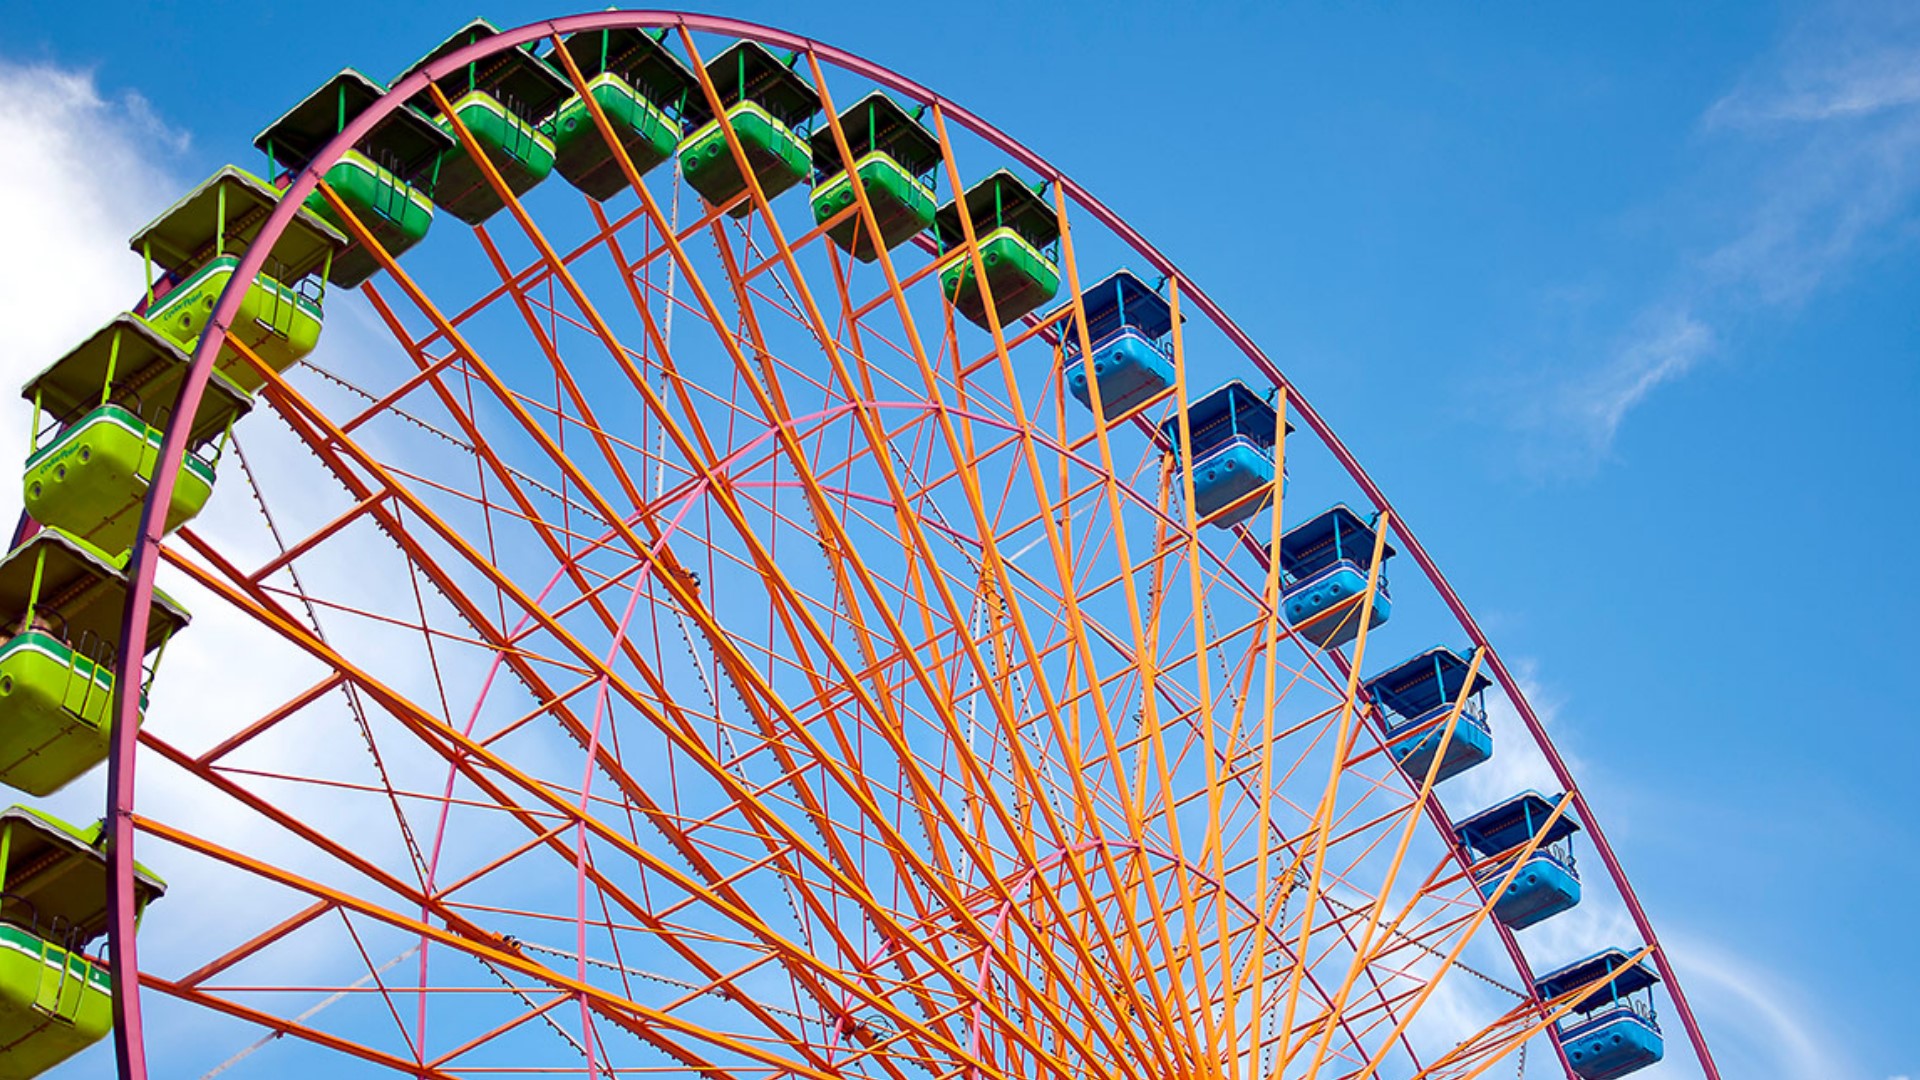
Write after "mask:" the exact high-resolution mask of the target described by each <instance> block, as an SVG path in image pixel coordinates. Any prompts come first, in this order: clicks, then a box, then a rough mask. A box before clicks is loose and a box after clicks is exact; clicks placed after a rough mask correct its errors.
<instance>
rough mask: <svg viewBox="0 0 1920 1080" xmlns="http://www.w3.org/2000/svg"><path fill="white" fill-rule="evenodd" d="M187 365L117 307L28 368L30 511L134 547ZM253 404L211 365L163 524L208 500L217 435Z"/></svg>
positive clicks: (120, 547) (102, 540) (116, 546)
mask: <svg viewBox="0 0 1920 1080" xmlns="http://www.w3.org/2000/svg"><path fill="white" fill-rule="evenodd" d="M187 366H188V358H187V355H186V354H185V353H183V352H181V351H180V349H179V347H178V346H176V345H175V344H174V343H173V342H172V341H170V340H168V339H167V338H166V337H165V336H164V335H162V334H160V333H159V332H158V331H156V330H154V328H153V327H151V326H149V325H148V324H147V322H146V320H144V319H142V318H140V317H139V316H138V315H131V314H123V315H119V316H116V317H115V318H114V320H113V321H112V322H110V323H108V324H107V325H106V326H103V327H101V328H100V329H99V330H97V331H95V332H94V333H93V334H92V336H90V337H88V338H87V340H86V341H84V342H82V343H81V344H80V346H79V347H78V348H75V349H74V350H73V351H72V352H69V353H68V354H67V355H65V356H63V357H61V358H60V359H59V360H57V361H55V362H54V364H53V366H51V367H49V368H47V369H46V370H45V371H43V372H41V373H40V374H38V375H36V376H34V377H33V378H32V379H31V380H30V381H29V382H28V383H27V385H26V386H25V388H23V389H22V390H21V396H22V397H25V398H26V399H27V400H28V401H30V402H32V403H33V405H34V435H33V445H34V447H35V449H34V450H33V452H32V453H31V455H30V456H29V457H28V458H27V467H26V476H25V479H24V487H25V499H26V509H27V513H29V514H31V515H32V516H33V519H34V520H35V521H38V522H40V523H41V524H42V525H51V526H53V527H55V528H58V529H62V530H65V531H66V532H68V533H71V534H73V535H74V536H77V537H79V538H81V539H83V540H85V541H87V542H88V543H90V544H92V545H94V546H95V547H97V548H99V549H100V550H102V551H105V552H107V553H109V554H113V555H118V554H121V553H124V552H125V551H126V550H127V549H128V548H129V547H131V546H132V545H133V539H134V533H135V532H136V530H137V528H138V526H139V522H140V506H141V503H142V502H143V501H144V500H145V498H146V494H147V484H148V483H149V482H150V481H151V480H152V479H153V467H154V464H155V463H156V462H157V461H158V460H159V456H160V437H161V434H162V432H163V430H164V428H165V426H166V421H167V415H168V413H169V411H170V410H171V409H172V408H173V402H174V398H175V397H176V396H177V395H178V394H179V392H180V384H181V382H182V381H183V380H184V379H185V378H186V374H187ZM251 404H252V401H251V399H250V398H249V397H248V396H247V395H246V393H245V392H244V391H242V390H241V389H240V388H239V387H237V386H235V385H233V384H232V383H231V382H229V381H228V380H227V379H226V377H225V376H223V375H221V374H220V373H219V372H217V371H216V372H214V374H213V377H212V379H211V380H210V381H209V382H208V384H207V392H206V395H205V397H204V398H202V400H201V403H200V409H199V411H198V412H197V413H195V414H194V423H193V427H192V429H191V430H190V431H189V432H188V438H187V451H188V453H187V457H186V459H185V463H184V467H183V468H182V469H181V470H180V475H179V478H178V479H177V480H176V482H175V484H174V489H173V498H172V501H171V502H170V503H169V504H168V508H167V518H166V526H165V527H166V530H167V531H168V532H171V531H173V530H174V529H177V528H179V527H180V525H181V524H183V523H184V522H186V521H188V520H191V519H192V518H193V516H194V515H196V514H198V513H199V512H200V509H201V507H203V506H205V505H206V501H207V497H208V496H209V495H210V494H212V492H213V477H214V469H215V467H216V466H217V465H218V464H219V460H220V447H221V444H223V443H224V442H225V439H226V434H227V432H228V430H229V429H230V428H231V427H232V426H233V422H234V421H235V420H237V419H239V418H240V417H241V416H244V415H246V412H247V409H248V408H249V407H250V406H251ZM43 418H45V419H46V420H47V421H48V423H47V424H46V426H45V427H44V428H43V427H42V426H41V421H42V419H43Z"/></svg>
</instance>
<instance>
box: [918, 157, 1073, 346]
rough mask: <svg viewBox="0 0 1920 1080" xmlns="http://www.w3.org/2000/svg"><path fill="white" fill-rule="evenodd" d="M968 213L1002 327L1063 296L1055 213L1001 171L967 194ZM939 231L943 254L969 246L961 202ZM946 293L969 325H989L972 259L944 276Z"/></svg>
mask: <svg viewBox="0 0 1920 1080" xmlns="http://www.w3.org/2000/svg"><path fill="white" fill-rule="evenodd" d="M966 210H967V220H968V221H969V222H970V223H971V224H972V226H973V235H974V240H975V242H976V244H977V245H978V246H979V249H980V262H981V263H982V265H984V266H985V268H986V276H987V291H988V292H990V293H992V295H993V308H994V314H995V315H996V316H997V317H998V321H999V323H1000V325H1001V326H1005V325H1006V324H1008V323H1010V322H1012V321H1013V320H1015V319H1018V318H1020V317H1021V316H1022V315H1026V314H1028V313H1029V312H1032V311H1034V310H1036V309H1038V308H1039V307H1040V305H1042V304H1044V303H1046V302H1047V301H1049V300H1051V299H1053V296H1054V294H1055V293H1057V292H1059V291H1060V267H1059V265H1058V264H1057V263H1056V262H1055V261H1054V257H1053V255H1052V249H1053V246H1054V245H1055V244H1056V243H1058V242H1059V240H1060V219H1059V218H1058V217H1057V216H1056V215H1055V214H1054V211H1053V207H1051V206H1049V205H1047V202H1046V200H1044V199H1042V198H1041V197H1040V196H1039V195H1038V194H1037V193H1035V191H1034V190H1033V189H1032V188H1030V187H1028V186H1027V185H1025V184H1023V183H1021V182H1020V180H1019V179H1018V178H1017V177H1015V176H1014V175H1013V174H1012V173H1010V172H1008V171H1007V170H1005V169H1001V170H1000V171H998V172H996V173H994V174H993V175H992V176H989V177H987V178H986V179H985V180H982V181H980V182H979V183H977V184H975V185H973V187H971V188H969V189H968V190H967V200H966ZM933 227H934V235H935V236H936V237H937V238H938V240H939V242H940V251H941V253H942V254H945V253H947V252H950V251H952V250H954V249H955V248H958V247H962V246H964V245H965V243H966V233H965V231H964V230H963V229H962V228H961V222H960V207H959V203H958V200H955V201H953V202H949V203H947V204H946V205H945V206H943V207H941V208H940V212H939V213H938V214H936V215H935V217H934V226H933ZM940 291H941V292H942V293H944V294H946V297H947V299H948V300H949V301H951V302H952V303H953V306H954V309H955V310H957V311H959V312H960V314H962V315H964V316H966V318H967V320H968V321H970V322H972V323H974V324H975V325H976V326H981V327H985V326H987V325H988V323H987V304H986V299H985V297H984V296H983V295H982V293H981V290H980V283H979V280H978V279H977V278H976V276H975V274H974V269H973V259H972V258H971V257H965V256H963V257H961V258H959V259H956V260H955V261H954V262H953V263H951V264H950V265H949V266H948V267H947V268H946V269H945V270H942V271H941V272H940Z"/></svg>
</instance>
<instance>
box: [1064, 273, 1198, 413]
mask: <svg viewBox="0 0 1920 1080" xmlns="http://www.w3.org/2000/svg"><path fill="white" fill-rule="evenodd" d="M1080 301H1081V306H1082V308H1083V310H1085V312H1086V316H1087V340H1088V341H1089V342H1091V343H1092V354H1093V370H1092V374H1093V376H1094V377H1096V378H1098V379H1099V380H1100V406H1101V411H1102V412H1103V413H1105V415H1106V416H1107V418H1108V419H1112V418H1114V417H1116V416H1119V415H1121V414H1122V413H1125V412H1128V411H1129V410H1132V409H1134V408H1136V407H1138V406H1140V405H1144V404H1146V403H1147V402H1149V401H1152V400H1153V399H1154V398H1157V397H1159V396H1160V395H1162V394H1164V393H1166V391H1167V388H1168V387H1170V386H1172V385H1173V348H1172V345H1171V344H1170V343H1169V342H1168V341H1167V340H1166V339H1167V334H1168V332H1169V331H1171V330H1172V329H1173V310H1172V309H1171V308H1169V307H1168V306H1167V302H1166V300H1165V299H1163V298H1162V297H1161V296H1160V294H1159V293H1157V292H1155V291H1153V290H1152V289H1151V288H1149V287H1148V286H1147V283H1146V282H1144V281H1141V280H1140V279H1139V278H1137V277H1135V276H1134V275H1133V272H1132V271H1130V270H1116V271H1114V272H1113V273H1112V274H1110V275H1108V276H1107V278H1106V279H1105V280H1103V281H1101V282H1100V283H1099V284H1097V285H1094V286H1092V287H1090V288H1088V289H1087V290H1085V291H1084V292H1082V293H1081V294H1080ZM1063 326H1064V330H1063V331H1062V334H1063V343H1064V347H1065V356H1064V359H1065V362H1066V369H1065V371H1064V372H1063V374H1064V375H1065V376H1066V380H1067V389H1068V390H1069V391H1070V392H1071V393H1072V394H1073V396H1074V397H1075V398H1077V399H1079V401H1080V404H1082V405H1085V406H1086V407H1087V408H1089V409H1091V408H1093V391H1092V390H1091V389H1090V388H1089V386H1088V383H1087V376H1088V370H1087V358H1086V357H1084V356H1081V355H1080V332H1079V330H1078V329H1077V328H1076V327H1075V326H1074V325H1073V324H1072V323H1071V322H1068V323H1065V324H1063ZM1175 434H1176V435H1177V434H1178V429H1175Z"/></svg>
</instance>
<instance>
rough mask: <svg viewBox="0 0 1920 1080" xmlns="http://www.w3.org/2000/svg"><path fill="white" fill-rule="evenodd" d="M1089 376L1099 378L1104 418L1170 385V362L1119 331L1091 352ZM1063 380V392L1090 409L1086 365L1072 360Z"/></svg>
mask: <svg viewBox="0 0 1920 1080" xmlns="http://www.w3.org/2000/svg"><path fill="white" fill-rule="evenodd" d="M1093 373H1094V374H1095V375H1097V376H1099V377H1100V404H1101V405H1102V406H1103V407H1104V408H1105V411H1106V414H1107V415H1108V416H1116V415H1118V414H1120V413H1123V412H1126V411H1127V410H1128V409H1131V408H1133V407H1134V406H1135V405H1138V404H1140V403H1141V402H1144V401H1149V400H1151V399H1152V398H1153V397H1154V395H1156V394H1159V393H1161V392H1162V391H1164V390H1166V388H1167V387H1169V386H1172V385H1173V361H1171V360H1169V359H1167V356H1166V354H1165V353H1162V352H1161V351H1160V350H1159V348H1158V347H1156V346H1155V345H1154V344H1153V343H1152V342H1150V341H1148V340H1147V339H1146V338H1144V337H1142V336H1140V334H1139V333H1138V332H1136V331H1134V330H1132V329H1127V330H1123V331H1121V332H1120V333H1119V334H1117V335H1115V336H1114V337H1112V338H1110V339H1109V340H1108V341H1106V342H1105V343H1103V344H1101V345H1099V346H1098V347H1096V348H1095V349H1094V350H1093ZM1066 376H1067V389H1068V390H1069V391H1071V392H1072V393H1073V396H1074V398H1075V399H1077V400H1078V401H1079V402H1080V404H1082V405H1085V406H1086V407H1087V408H1089V409H1091V408H1093V391H1092V390H1091V389H1090V388H1089V387H1088V385H1087V362H1086V361H1085V360H1084V359H1081V360H1075V361H1074V362H1073V363H1072V364H1070V365H1068V366H1067V370H1066ZM1195 479H1196V480H1197V479H1198V478H1197V477H1196V478H1195Z"/></svg>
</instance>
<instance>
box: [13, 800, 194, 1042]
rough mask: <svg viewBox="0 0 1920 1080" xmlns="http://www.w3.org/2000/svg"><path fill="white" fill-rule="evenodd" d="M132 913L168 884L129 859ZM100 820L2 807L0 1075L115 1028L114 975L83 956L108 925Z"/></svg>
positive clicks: (143, 907) (140, 910) (142, 908)
mask: <svg viewBox="0 0 1920 1080" xmlns="http://www.w3.org/2000/svg"><path fill="white" fill-rule="evenodd" d="M133 888H134V910H135V912H136V918H137V917H138V915H139V914H144V913H145V911H146V908H147V905H148V904H150V903H152V902H153V901H154V900H157V899H159V898H160V897H161V896H162V895H163V894H165V892H166V891H167V884H166V882H164V881H162V880H160V878H159V877H157V876H155V875H154V873H153V872H152V871H151V870H148V869H147V868H146V867H144V866H141V865H139V864H138V863H135V864H134V868H133ZM109 897H110V892H109V887H108V880H107V861H106V856H105V855H103V854H102V853H101V836H100V826H98V825H94V826H92V827H90V828H80V827H78V826H74V825H69V824H67V823H66V822H64V821H61V820H60V819H58V818H55V817H52V816H50V815H48V814H43V813H41V812H39V811H37V810H32V809H29V808H27V807H24V806H15V807H11V808H9V809H7V810H5V811H0V1080H29V1078H31V1077H36V1076H40V1075H41V1074H43V1073H45V1072H47V1071H48V1070H49V1069H52V1068H54V1067H55V1066H57V1065H59V1064H60V1063H61V1062H63V1061H65V1060H67V1059H68V1058H70V1057H72V1056H73V1055H75V1054H77V1053H79V1052H80V1051H82V1050H85V1049H86V1048H87V1047H89V1046H92V1045H93V1044H94V1043H96V1042H99V1041H100V1040H101V1039H104V1038H106V1036H107V1033H108V1032H110V1031H112V1030H113V976H112V974H111V973H109V972H108V971H107V969H106V967H105V966H104V965H102V964H100V963H99V962H97V961H95V960H93V959H92V958H90V957H89V956H88V955H87V948H88V946H89V945H91V944H92V943H93V942H94V941H95V940H96V939H98V938H99V937H100V936H101V935H102V934H105V933H106V932H107V903H108V900H109Z"/></svg>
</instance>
